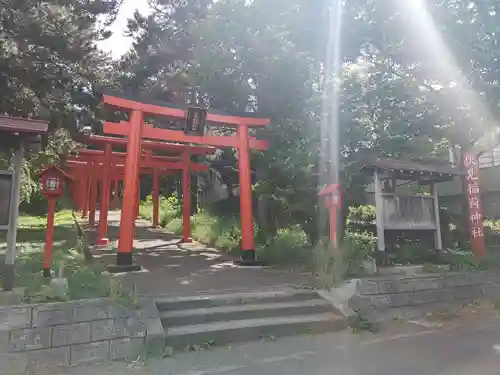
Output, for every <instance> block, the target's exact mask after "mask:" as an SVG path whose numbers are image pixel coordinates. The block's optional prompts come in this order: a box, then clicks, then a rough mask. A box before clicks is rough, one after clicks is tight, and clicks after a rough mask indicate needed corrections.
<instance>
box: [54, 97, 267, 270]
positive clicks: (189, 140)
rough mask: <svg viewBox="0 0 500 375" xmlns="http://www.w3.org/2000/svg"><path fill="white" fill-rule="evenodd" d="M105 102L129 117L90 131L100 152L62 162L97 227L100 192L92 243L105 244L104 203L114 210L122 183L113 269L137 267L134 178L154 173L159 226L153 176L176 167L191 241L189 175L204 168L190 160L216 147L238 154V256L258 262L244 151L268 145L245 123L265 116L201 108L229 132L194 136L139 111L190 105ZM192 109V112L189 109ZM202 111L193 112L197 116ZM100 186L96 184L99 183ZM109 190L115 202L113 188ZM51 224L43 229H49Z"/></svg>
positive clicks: (261, 122) (180, 114)
mask: <svg viewBox="0 0 500 375" xmlns="http://www.w3.org/2000/svg"><path fill="white" fill-rule="evenodd" d="M103 102H104V104H106V105H109V106H112V107H114V108H115V109H119V110H124V111H128V112H129V113H130V114H129V120H128V121H127V122H124V121H122V122H120V123H113V122H105V123H104V133H105V134H107V135H112V136H99V135H91V136H88V137H86V139H85V142H86V143H87V144H89V145H90V144H91V145H94V146H100V148H101V150H91V149H80V150H78V152H77V153H76V155H72V156H70V157H68V159H67V160H66V166H67V167H68V168H69V169H70V170H71V172H70V176H71V178H70V180H72V182H70V192H71V195H72V197H73V200H74V202H75V203H76V205H77V206H78V207H79V209H80V210H81V211H82V216H83V217H87V216H88V218H89V224H91V225H92V224H95V211H96V202H97V198H98V197H97V194H98V191H99V193H100V199H99V200H100V205H99V223H98V227H97V241H96V244H97V245H106V244H108V242H109V240H108V238H107V237H108V235H107V232H108V211H109V209H110V204H111V203H113V206H114V207H113V208H117V206H118V204H119V201H118V200H117V196H118V194H117V193H118V190H117V189H118V182H119V181H123V196H122V206H121V218H120V234H119V239H118V249H117V256H116V265H114V266H112V267H110V268H111V269H112V270H116V271H130V270H137V269H139V268H140V266H138V265H135V264H133V258H132V251H133V242H134V227H135V220H136V218H137V216H138V211H139V177H140V175H141V174H151V175H153V226H158V221H159V217H158V210H159V207H158V206H159V182H158V180H159V176H161V175H168V174H172V173H175V172H176V171H182V194H183V200H182V201H183V208H182V211H183V212H182V221H183V232H182V239H181V241H182V242H190V241H191V239H190V215H191V194H190V185H191V177H190V173H191V172H198V171H205V170H207V169H208V167H207V166H206V165H202V164H197V163H193V162H192V161H191V156H192V155H208V154H213V153H214V152H215V150H216V149H217V148H225V147H230V148H235V149H236V150H237V152H238V169H239V180H240V210H241V211H240V212H241V233H242V243H241V250H242V253H241V254H242V255H241V261H242V262H243V263H245V264H253V263H254V262H255V261H256V257H255V246H254V230H253V213H252V186H251V169H250V150H251V149H254V150H266V149H267V148H268V143H267V141H264V140H258V139H256V138H255V137H251V136H250V135H249V128H250V127H263V126H267V125H268V124H269V122H270V120H269V119H264V118H251V117H238V116H231V115H219V114H213V113H206V112H205V115H204V116H205V119H206V122H208V123H210V124H212V125H218V126H226V127H232V128H234V129H235V130H236V132H235V134H234V135H224V136H214V135H204V134H202V133H200V135H192V133H188V132H186V131H179V130H169V129H160V128H154V127H153V126H152V125H150V124H148V123H146V122H145V121H144V116H145V115H154V116H163V117H167V118H168V119H171V120H172V119H174V120H175V119H177V120H185V119H186V118H189V117H190V116H192V114H191V113H190V110H191V109H188V110H187V111H186V110H183V109H177V108H170V107H165V106H160V105H154V104H146V103H140V102H137V101H133V100H129V99H123V98H118V97H114V96H107V95H104V96H103ZM195 110H196V109H195ZM197 115H198V116H200V115H199V114H197V113H196V112H195V116H197ZM113 146H115V147H116V146H121V147H126V152H125V153H123V152H115V151H113ZM155 151H165V152H168V153H169V154H175V156H157V155H155V154H154V152H155ZM98 184H99V185H100V188H98ZM113 187H114V194H113V196H114V201H113V202H110V200H111V195H112V194H111V190H112V188H113ZM48 229H49V228H48ZM50 258H51V255H50V254H47V251H46V261H45V264H44V273H47V274H48V273H49V272H50V265H51V259H50Z"/></svg>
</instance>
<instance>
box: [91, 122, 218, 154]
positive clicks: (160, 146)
mask: <svg viewBox="0 0 500 375" xmlns="http://www.w3.org/2000/svg"><path fill="white" fill-rule="evenodd" d="M120 124H128V122H125V121H122V122H120ZM127 134H128V132H127ZM127 134H125V135H127ZM85 143H87V144H94V145H105V144H107V143H111V144H113V145H119V146H126V145H127V143H128V139H127V138H117V137H109V136H102V135H91V136H88V137H86V138H85ZM142 148H143V149H151V150H163V151H172V152H178V153H181V152H183V151H185V150H186V149H189V153H190V154H191V155H207V154H213V153H215V151H216V149H215V148H213V147H208V146H193V145H184V144H179V143H167V142H158V141H148V140H143V141H142Z"/></svg>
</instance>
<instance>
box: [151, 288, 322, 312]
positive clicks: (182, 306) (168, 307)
mask: <svg viewBox="0 0 500 375" xmlns="http://www.w3.org/2000/svg"><path fill="white" fill-rule="evenodd" d="M316 298H318V293H317V292H316V291H314V290H300V289H284V290H282V289H280V290H269V291H262V292H244V293H230V294H221V295H198V296H190V297H158V298H156V304H157V306H158V310H160V311H174V310H192V309H202V308H209V307H218V306H231V305H245V304H252V305H254V304H263V303H278V302H294V301H304V300H311V299H316Z"/></svg>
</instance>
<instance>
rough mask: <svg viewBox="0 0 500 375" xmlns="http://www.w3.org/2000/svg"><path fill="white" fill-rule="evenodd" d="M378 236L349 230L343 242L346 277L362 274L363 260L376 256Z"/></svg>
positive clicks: (344, 275)
mask: <svg viewBox="0 0 500 375" xmlns="http://www.w3.org/2000/svg"><path fill="white" fill-rule="evenodd" d="M376 241H377V238H376V237H375V236H373V235H372V234H370V233H367V232H365V233H352V232H347V233H346V235H345V238H344V241H343V243H342V250H343V253H344V259H343V261H344V272H343V277H344V278H352V277H359V276H362V275H363V274H364V272H365V270H364V267H363V262H364V261H365V260H371V259H373V257H374V250H375V244H376Z"/></svg>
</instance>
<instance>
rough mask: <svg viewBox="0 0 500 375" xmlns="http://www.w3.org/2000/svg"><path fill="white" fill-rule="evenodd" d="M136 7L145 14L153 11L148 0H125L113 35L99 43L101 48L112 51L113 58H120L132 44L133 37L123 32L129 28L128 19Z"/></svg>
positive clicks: (114, 26) (114, 25)
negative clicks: (128, 36)
mask: <svg viewBox="0 0 500 375" xmlns="http://www.w3.org/2000/svg"><path fill="white" fill-rule="evenodd" d="M136 9H137V10H139V12H141V14H143V15H147V14H149V13H150V12H151V10H150V8H149V6H148V0H124V2H123V4H122V6H121V8H120V11H119V12H118V16H117V17H116V20H115V22H114V24H113V35H112V36H111V38H109V39H107V40H105V41H104V42H100V43H98V46H99V48H101V49H102V50H103V51H105V52H109V53H111V56H112V57H113V59H118V58H120V56H122V55H123V54H124V53H126V52H127V51H128V50H129V48H130V46H131V44H132V40H131V38H127V37H125V36H123V32H124V31H125V29H126V28H127V20H128V19H129V18H132V16H133V15H134V12H135V10H136Z"/></svg>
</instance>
